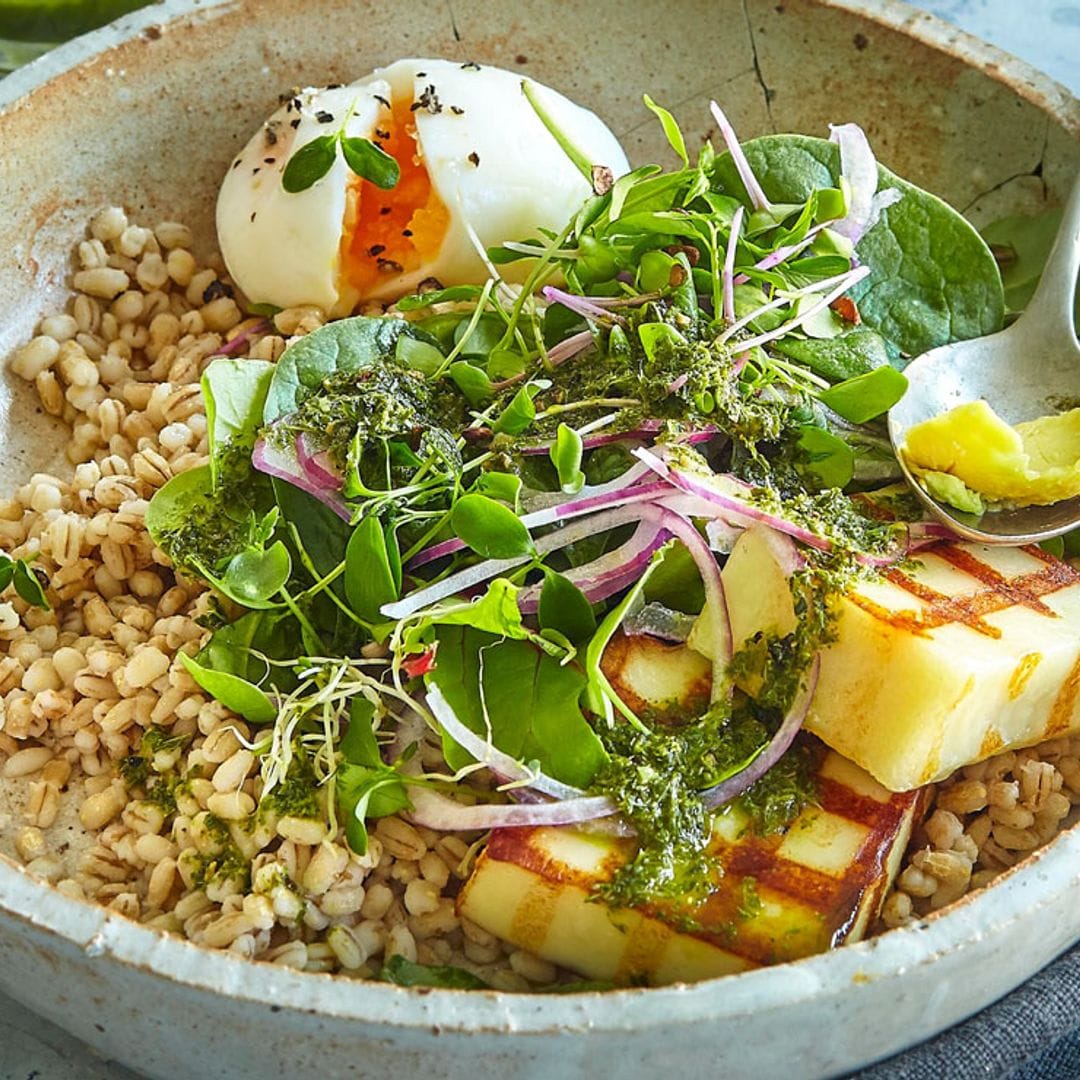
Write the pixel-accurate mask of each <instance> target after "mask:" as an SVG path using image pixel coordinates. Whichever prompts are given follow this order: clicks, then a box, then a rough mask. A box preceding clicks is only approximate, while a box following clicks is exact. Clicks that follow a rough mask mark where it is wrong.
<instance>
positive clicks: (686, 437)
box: [518, 375, 720, 456]
mask: <svg viewBox="0 0 1080 1080" xmlns="http://www.w3.org/2000/svg"><path fill="white" fill-rule="evenodd" d="M680 379H681V380H683V381H682V383H681V384H680V385H678V386H675V383H678V382H679V380H680ZM686 379H687V376H685V375H680V376H679V377H678V379H675V380H674V382H673V383H672V384H671V386H669V387H668V393H674V392H675V391H676V390H680V389H682V386H683V385H685V382H686ZM672 386H674V387H675V389H674V390H673V389H672ZM663 426H664V421H663V420H642V421H641V423H640V424H638V426H637V427H636V428H628V429H627V430H626V431H609V432H603V433H598V434H596V435H587V436H586V437H585V438H584V439H582V441H581V445H582V447H583V448H584V449H585V450H595V449H596V448H597V447H598V446H611V445H612V444H613V443H621V442H645V441H649V440H651V439H652V438H653V436H655V435H656V433H657V432H658V431H660V430H661V428H662V427H663ZM719 431H720V429H719V428H718V427H716V425H715V424H705V425H704V426H703V427H700V428H696V429H694V430H691V431H679V432H673V433H672V434H671V435H666V436H665V438H666V439H669V440H670V441H671V442H678V443H683V444H684V445H686V446H694V445H696V444H697V443H703V442H708V441H709V439H712V438H714V437H715V436H716V435H717V434H719ZM550 450H551V440H550V439H549V440H548V441H547V442H543V443H536V444H535V445H533V446H523V447H521V448H519V449H518V453H519V454H526V455H531V456H535V455H537V454H546V453H548V452H549V451H550Z"/></svg>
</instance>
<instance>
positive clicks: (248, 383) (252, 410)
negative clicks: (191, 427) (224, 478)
mask: <svg viewBox="0 0 1080 1080" xmlns="http://www.w3.org/2000/svg"><path fill="white" fill-rule="evenodd" d="M273 374H274V365H273V364H269V363H266V362H265V361H263V360H234V359H232V358H231V357H220V358H219V359H217V360H212V361H211V362H210V364H209V366H208V367H207V369H206V371H204V372H203V377H202V393H203V402H204V403H205V405H206V428H207V434H208V435H209V437H210V476H211V480H212V481H213V484H214V486H215V487H216V486H217V484H218V482H219V473H220V469H221V455H222V452H223V451H224V450H225V448H226V447H227V446H228V445H229V444H230V443H234V444H236V445H243V446H251V445H253V444H254V442H255V436H256V434H257V432H258V430H259V427H260V425H261V424H262V416H263V408H264V406H265V404H266V393H267V391H268V390H269V388H270V379H271V377H272V376H273Z"/></svg>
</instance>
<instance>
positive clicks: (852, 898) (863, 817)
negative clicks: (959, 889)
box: [481, 671, 1080, 977]
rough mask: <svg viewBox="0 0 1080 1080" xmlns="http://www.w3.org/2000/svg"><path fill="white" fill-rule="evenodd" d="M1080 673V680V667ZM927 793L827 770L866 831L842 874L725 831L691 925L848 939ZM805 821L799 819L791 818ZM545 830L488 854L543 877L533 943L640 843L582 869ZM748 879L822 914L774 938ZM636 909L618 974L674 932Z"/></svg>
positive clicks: (723, 942)
mask: <svg viewBox="0 0 1080 1080" xmlns="http://www.w3.org/2000/svg"><path fill="white" fill-rule="evenodd" d="M1077 677H1078V684H1080V671H1078V673H1077ZM922 799H923V793H922V792H921V791H915V792H907V793H901V794H897V795H893V796H892V798H890V799H889V801H888V802H884V803H883V802H879V801H877V800H875V799H872V798H870V797H869V796H866V795H861V794H860V793H859V792H857V791H854V790H853V789H851V788H849V787H847V785H845V784H842V783H840V782H839V781H837V780H833V779H831V778H830V777H827V776H819V777H818V804H819V806H820V808H821V810H823V811H825V812H826V813H829V814H832V815H834V816H835V817H838V818H841V819H843V820H845V821H848V822H851V823H853V824H855V825H858V826H860V827H862V828H863V829H865V830H866V831H867V835H866V837H865V839H864V840H863V842H862V843H861V844H860V845H859V848H858V850H857V851H856V853H855V855H854V856H853V858H852V860H851V862H850V863H849V864H848V865H847V866H846V867H845V868H844V871H843V873H842V874H840V875H838V876H834V875H831V874H828V873H826V872H824V871H822V870H817V869H814V868H813V867H809V866H804V865H802V864H801V863H798V862H795V861H794V860H792V859H789V858H785V857H784V856H782V855H780V854H779V853H778V849H779V847H780V845H781V844H782V843H783V841H784V835H785V834H782V833H781V834H774V835H771V836H762V837H758V836H743V837H741V838H740V839H739V840H737V841H735V842H728V841H725V840H720V839H717V840H715V841H714V844H713V848H712V850H713V853H714V854H715V855H716V857H717V859H718V861H719V862H720V864H721V866H722V867H723V873H722V874H721V875H720V878H719V881H718V882H717V885H716V888H715V890H714V892H713V893H712V894H711V895H710V896H709V898H708V899H707V900H706V902H705V904H704V905H703V906H702V908H701V909H700V910H699V912H698V914H697V918H698V921H699V922H700V923H701V928H700V929H695V930H689V931H684V932H685V933H688V934H689V936H691V937H695V938H698V939H699V940H701V941H704V942H706V943H708V944H710V945H712V946H714V947H715V948H718V949H722V950H724V951H725V952H727V953H729V954H732V955H734V956H738V957H740V958H742V959H744V960H746V961H749V962H750V963H752V964H754V965H759V964H771V963H776V962H777V961H778V960H787V959H795V958H797V957H799V956H803V955H807V953H808V951H815V949H822V948H828V947H832V946H835V945H838V944H840V943H841V942H843V941H844V940H846V938H847V937H848V935H849V934H850V933H851V932H852V929H853V928H854V927H855V926H856V924H857V923H858V922H859V920H860V917H861V913H862V909H863V907H864V906H865V903H868V902H873V901H874V900H875V899H879V898H880V894H881V889H880V888H878V887H877V886H878V883H879V882H881V880H882V877H883V875H884V874H885V871H886V864H887V861H888V857H889V852H890V851H891V850H892V848H893V846H894V844H895V842H896V838H895V834H896V830H897V829H898V827H899V826H900V825H901V824H902V823H903V821H904V819H905V817H906V816H907V815H909V814H911V813H912V810H913V808H914V810H915V811H916V812H917V811H918V806H919V803H920V801H921V800H922ZM808 812H809V813H814V812H815V811H814V810H811V811H808ZM799 827H800V823H799V821H796V822H795V824H794V825H793V826H792V828H793V829H798V828H799ZM540 832H542V830H540V829H538V828H533V827H524V828H518V829H496V830H494V831H493V832H492V835H491V840H490V841H489V843H488V846H487V849H486V851H485V852H484V854H483V855H482V856H481V858H485V859H494V860H496V861H502V862H512V863H515V864H516V865H518V866H520V867H522V868H523V869H526V870H528V871H530V872H531V873H532V874H534V875H536V876H537V878H538V882H537V886H536V887H534V888H532V889H530V890H529V892H528V893H527V895H526V896H525V897H524V898H523V899H522V901H521V903H520V904H519V906H518V909H517V911H516V912H515V913H514V919H513V934H512V940H514V941H515V942H516V943H518V944H520V945H521V946H522V947H523V948H531V950H532V951H534V952H536V951H538V950H539V949H540V948H541V947H542V945H543V941H544V936H545V935H546V932H547V928H548V927H549V926H550V923H551V919H552V918H553V915H554V908H555V904H556V900H557V896H558V890H559V888H562V887H574V888H579V889H581V890H583V891H584V892H585V893H587V894H588V893H590V892H591V891H592V888H593V887H594V885H595V884H596V882H597V881H600V880H606V879H607V878H609V877H610V876H611V875H612V874H613V873H614V872H615V870H616V868H617V867H618V866H619V865H620V864H621V863H622V862H623V861H624V860H626V859H629V858H630V857H631V856H632V854H633V851H634V845H633V843H632V842H630V841H620V842H619V843H618V845H617V853H616V854H614V855H609V856H607V857H606V858H605V859H604V861H603V862H602V863H601V864H600V866H599V867H598V869H597V870H596V871H595V872H594V871H582V870H579V869H576V868H575V867H572V866H568V865H567V864H565V863H563V862H562V861H560V860H559V859H557V858H553V857H552V856H550V855H549V854H548V853H547V852H546V851H545V850H544V848H543V847H542V845H541V844H540V843H539V842H538V837H537V834H538V833H540ZM747 878H752V879H753V880H754V882H755V884H756V886H757V887H758V890H759V894H760V895H761V896H762V897H763V899H765V898H768V897H770V896H771V897H772V898H773V899H775V900H777V901H781V902H783V901H785V900H786V901H787V902H788V903H794V904H798V905H800V906H801V907H802V908H804V909H805V910H806V912H807V914H808V916H810V917H811V919H812V920H814V921H813V922H812V925H808V926H806V927H804V928H803V929H804V931H805V933H801V934H799V935H797V936H796V938H793V939H791V940H774V938H773V937H770V935H769V933H768V932H767V929H766V928H765V927H764V926H757V925H756V924H755V920H754V919H744V918H742V917H741V916H740V913H739V912H740V907H741V905H742V903H743V896H744V893H743V889H744V882H745V881H746V879H747ZM637 911H638V913H639V914H641V915H642V916H643V917H644V919H643V921H642V923H641V924H640V926H637V927H634V928H633V929H628V933H627V945H626V951H625V953H624V955H623V956H622V958H621V960H620V964H619V972H620V977H624V976H625V977H632V976H634V975H635V974H637V973H638V972H641V971H647V970H649V969H650V967H651V966H655V963H656V962H657V960H658V957H659V955H660V952H662V950H663V949H664V948H666V945H667V942H668V941H669V940H670V938H671V937H672V936H673V934H674V933H675V932H676V930H675V929H673V928H672V927H671V926H670V925H669V924H668V923H667V922H666V921H665V915H666V914H668V915H669V914H670V913H669V912H666V911H665V905H663V904H655V905H647V906H643V907H641V908H639V909H637ZM616 917H617V916H616ZM815 943H816V944H815Z"/></svg>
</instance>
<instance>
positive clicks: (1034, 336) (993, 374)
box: [889, 177, 1080, 544]
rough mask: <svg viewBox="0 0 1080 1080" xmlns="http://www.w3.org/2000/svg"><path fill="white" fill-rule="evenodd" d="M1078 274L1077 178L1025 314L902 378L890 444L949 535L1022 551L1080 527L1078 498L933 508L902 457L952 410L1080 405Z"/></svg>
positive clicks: (1015, 419)
mask: <svg viewBox="0 0 1080 1080" xmlns="http://www.w3.org/2000/svg"><path fill="white" fill-rule="evenodd" d="M1078 271H1080V177H1078V178H1077V180H1076V182H1075V183H1074V184H1073V189H1072V194H1071V195H1070V197H1069V203H1068V205H1067V206H1066V207H1065V213H1064V216H1063V218H1062V221H1061V228H1060V229H1059V230H1058V234H1057V238H1056V239H1055V241H1054V247H1053V249H1052V250H1051V252H1050V257H1049V258H1048V259H1047V261H1046V268H1045V270H1044V271H1043V275H1042V279H1041V280H1040V281H1039V285H1038V288H1037V289H1036V290H1035V295H1034V296H1032V298H1031V302H1030V303H1029V304H1028V306H1027V310H1026V311H1025V312H1024V314H1023V315H1021V316H1020V318H1018V319H1017V320H1016V322H1014V323H1013V324H1012V326H1010V327H1009V328H1008V329H1007V330H1002V331H1001V332H1000V333H997V334H991V335H990V336H989V337H982V338H974V339H972V340H971V341H961V342H957V343H956V344H954V345H941V346H939V347H938V348H936V349H931V350H930V352H928V353H924V354H923V355H922V356H920V357H919V358H918V359H917V360H913V361H912V362H911V363H910V364H909V365H908V366H907V368H906V369H905V371H904V374H905V375H906V376H907V377H908V389H907V393H906V394H904V396H903V398H902V399H901V400H900V401H899V403H898V404H896V405H895V406H894V407H893V408H892V409H891V410H890V412H889V438H890V439H891V440H892V445H893V450H895V451H896V452H897V457H898V458H899V460H900V467H901V468H902V469H903V470H904V475H905V476H906V477H907V480H908V483H909V484H911V486H912V488H913V489H914V490H915V494H916V495H918V497H919V498H920V499H921V500H922V502H923V503H924V504H925V505H926V506H927V508H928V509H929V510H930V511H931V513H933V514H934V515H935V517H937V518H939V519H940V520H941V521H943V522H944V523H945V524H946V525H948V526H949V528H951V529H952V530H953V531H954V532H956V533H958V534H959V535H960V536H963V537H965V538H966V539H969V540H977V541H980V542H981V543H984V544H1028V543H1035V542H1038V541H1040V540H1049V539H1050V538H1051V537H1053V536H1060V535H1061V534H1062V533H1065V532H1068V531H1069V530H1070V529H1073V528H1076V527H1077V526H1078V525H1080V497H1077V498H1073V499H1066V500H1063V501H1062V502H1057V503H1054V504H1052V505H1050V506H1025V507H1021V508H1019V509H1015V510H990V511H987V512H986V513H984V514H966V513H963V512H961V511H959V510H955V509H953V508H952V507H949V506H943V505H942V504H941V503H939V502H938V501H937V500H936V499H934V498H933V497H932V496H931V495H930V494H929V493H928V492H927V491H926V489H925V488H924V487H923V486H922V485H921V484H920V483H919V482H918V480H917V479H916V478H915V477H914V476H913V475H912V473H911V472H910V470H909V469H908V467H907V464H906V463H905V461H904V458H903V455H902V454H900V452H899V450H900V447H901V446H902V445H903V442H904V435H905V433H906V432H907V430H908V428H910V427H911V426H912V425H914V424H918V423H920V422H921V421H923V420H929V419H930V418H931V417H934V416H940V415H941V414H942V413H944V412H947V411H948V410H949V409H951V408H953V407H954V406H956V405H961V404H963V403H965V402H969V401H976V400H978V399H979V398H985V399H986V400H987V401H988V402H989V403H990V405H992V406H993V408H994V410H995V411H996V412H997V413H998V414H999V415H1000V416H1001V417H1003V418H1004V419H1005V420H1006V421H1008V422H1009V423H1010V424H1016V423H1020V422H1021V421H1024V420H1034V419H1036V418H1037V417H1040V416H1046V415H1048V414H1050V413H1055V412H1058V411H1060V410H1061V409H1062V408H1071V407H1072V406H1073V405H1074V404H1077V403H1080V342H1078V341H1077V338H1076V330H1075V328H1074V322H1073V318H1074V316H1073V310H1074V304H1075V295H1076V275H1077V272H1078Z"/></svg>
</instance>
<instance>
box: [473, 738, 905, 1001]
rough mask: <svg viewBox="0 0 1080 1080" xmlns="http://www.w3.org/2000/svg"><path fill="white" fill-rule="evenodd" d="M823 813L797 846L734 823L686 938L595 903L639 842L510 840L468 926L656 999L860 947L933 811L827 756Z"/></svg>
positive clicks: (488, 853) (476, 898)
mask: <svg viewBox="0 0 1080 1080" xmlns="http://www.w3.org/2000/svg"><path fill="white" fill-rule="evenodd" d="M817 778H818V791H819V804H818V805H815V806H812V807H808V808H807V809H805V810H804V811H803V813H802V814H801V815H800V816H799V817H798V818H797V819H796V820H795V822H794V823H793V824H792V825H791V827H790V828H789V829H788V830H787V831H786V832H785V833H784V834H783V835H774V836H767V837H758V836H754V835H752V834H751V833H750V831H749V830H748V828H747V826H748V822H747V820H746V818H745V817H744V816H743V815H742V814H741V813H740V812H738V811H736V810H733V809H729V810H728V811H727V812H725V813H723V814H721V815H720V816H719V817H718V818H717V821H716V825H715V827H714V831H713V838H712V843H711V845H710V850H711V851H712V852H713V854H714V855H715V856H716V858H717V859H718V860H719V862H720V864H721V865H722V866H723V874H722V876H721V877H720V879H719V883H718V884H717V887H716V889H715V891H714V892H713V893H712V894H711V895H710V896H709V898H708V899H707V900H706V901H705V904H704V905H703V907H702V908H701V909H700V910H699V911H698V912H697V913H696V916H695V917H696V919H697V921H698V923H699V924H700V929H697V930H693V931H688V930H685V929H680V926H681V925H682V924H680V923H679V922H678V921H677V920H671V921H668V920H666V919H665V909H664V908H663V907H662V906H659V905H657V906H653V907H648V908H641V909H625V908H623V909H612V908H609V907H608V906H607V905H606V904H604V903H598V902H597V901H596V900H595V899H594V897H593V894H592V890H593V889H594V887H595V886H596V884H597V883H599V882H602V881H606V880H608V879H609V878H610V877H611V875H612V874H613V873H614V871H615V870H616V868H617V867H618V866H620V865H621V864H622V863H623V862H625V861H626V860H627V859H629V858H630V857H632V855H633V852H634V844H633V841H630V840H626V839H620V838H616V837H612V836H607V835H603V834H601V833H589V832H585V831H583V830H581V829H577V828H569V827H563V828H522V829H497V830H495V832H493V833H492V836H491V840H490V842H489V843H488V845H487V848H486V849H485V850H484V851H483V853H482V854H481V855H480V857H479V859H478V860H477V862H476V866H475V868H474V870H473V873H472V875H471V877H470V878H469V880H468V881H467V882H466V884H465V887H464V888H463V889H462V891H461V893H460V895H459V897H458V912H459V914H461V915H462V916H464V917H466V918H468V919H470V920H472V921H473V922H474V923H476V924H478V925H479V926H481V927H483V928H484V929H485V930H487V931H488V932H489V933H492V934H495V935H497V936H498V937H500V938H502V939H504V940H505V941H509V942H512V943H513V944H514V945H517V946H518V947H519V948H522V949H525V950H528V951H529V952H532V953H535V954H536V955H538V956H542V957H544V958H545V959H547V960H550V961H552V962H553V963H556V964H560V965H561V966H563V967H566V968H569V969H571V970H573V971H576V972H579V973H580V974H581V975H584V976H586V977H587V978H591V979H603V980H609V981H612V982H615V983H617V984H620V985H621V984H629V983H642V982H647V983H650V984H653V985H659V984H665V983H672V982H680V981H687V982H690V981H694V980H698V979H706V978H711V977H713V976H717V975H725V974H729V973H732V972H736V971H744V970H746V969H748V968H754V967H759V966H761V965H764V964H773V963H779V962H781V961H785V960H794V959H797V958H799V957H802V956H808V955H810V954H812V953H817V952H822V951H823V950H825V949H828V948H830V947H832V946H834V945H839V944H840V943H842V942H845V941H857V940H858V939H859V938H860V937H862V936H863V934H864V933H865V931H866V929H867V926H868V925H869V924H870V923H871V922H872V920H873V919H874V918H875V917H876V916H877V914H878V911H879V908H880V906H881V902H882V900H883V899H884V896H885V892H886V890H887V888H888V885H889V883H890V882H891V881H892V878H893V876H894V875H895V873H896V871H897V869H898V867H899V863H900V859H901V858H902V856H903V853H904V849H905V848H906V846H907V843H908V839H909V837H910V834H911V829H912V825H913V823H914V821H915V819H916V817H917V815H918V813H919V812H920V810H921V798H922V795H921V793H918V792H915V793H906V794H900V795H893V794H891V793H890V792H888V791H886V790H885V789H884V788H883V787H882V786H881V785H880V784H877V783H876V782H875V781H874V780H872V779H871V778H870V777H869V776H867V775H866V773H864V772H863V771H862V770H861V769H859V768H858V767H857V766H855V765H852V764H851V763H850V762H848V761H845V760H844V759H843V758H841V757H840V756H839V755H837V754H835V753H831V752H826V753H825V755H824V759H823V761H822V763H821V765H820V767H819V771H818V777H817Z"/></svg>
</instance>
